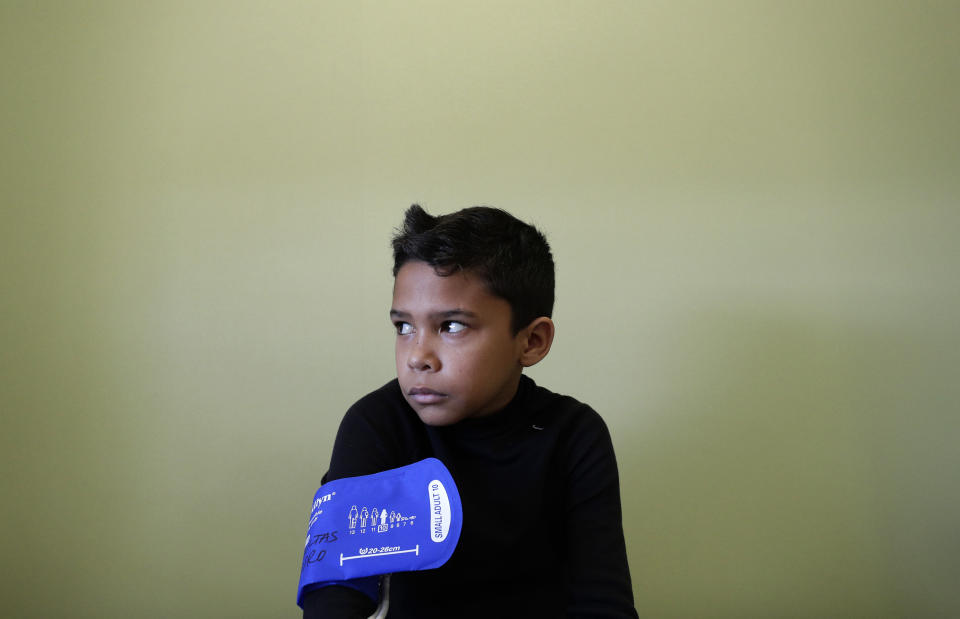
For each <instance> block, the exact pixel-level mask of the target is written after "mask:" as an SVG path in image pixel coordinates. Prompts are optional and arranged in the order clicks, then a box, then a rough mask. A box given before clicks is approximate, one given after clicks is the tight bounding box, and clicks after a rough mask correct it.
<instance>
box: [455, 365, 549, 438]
mask: <svg viewBox="0 0 960 619" xmlns="http://www.w3.org/2000/svg"><path fill="white" fill-rule="evenodd" d="M535 387H536V383H534V382H533V379H532V378H530V377H528V376H527V375H525V374H521V375H520V383H519V385H518V386H517V392H516V393H515V394H514V395H513V398H512V399H511V400H510V402H509V403H508V404H507V405H506V406H504V407H503V408H502V409H500V410H499V411H497V412H495V413H491V414H490V415H484V416H483V417H472V418H470V419H464V420H463V421H459V422H457V423H455V424H453V425H449V426H443V427H439V428H436V429H437V430H439V431H440V432H441V433H442V434H445V435H448V436H451V437H456V438H471V439H479V438H487V437H494V436H498V435H501V434H505V433H507V432H510V431H511V430H512V429H514V428H516V427H518V426H523V425H525V422H526V421H527V417H529V416H530V415H531V414H532V412H533V411H530V410H529V409H528V407H527V406H524V403H525V402H526V400H527V397H528V396H529V395H530V393H531V392H532V391H533V389H534V388H535Z"/></svg>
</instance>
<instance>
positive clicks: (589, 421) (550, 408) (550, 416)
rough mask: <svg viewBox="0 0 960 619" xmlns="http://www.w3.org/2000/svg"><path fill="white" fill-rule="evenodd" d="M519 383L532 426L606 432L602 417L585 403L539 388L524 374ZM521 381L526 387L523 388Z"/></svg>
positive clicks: (573, 430)
mask: <svg viewBox="0 0 960 619" xmlns="http://www.w3.org/2000/svg"><path fill="white" fill-rule="evenodd" d="M521 380H522V382H521V389H526V390H527V392H528V394H529V395H528V396H527V398H526V400H527V402H528V404H527V406H529V407H530V409H531V410H532V414H533V420H534V423H536V424H538V426H539V427H544V428H545V427H547V426H546V424H550V425H554V426H560V428H562V429H564V430H566V431H568V432H582V431H589V432H591V433H593V432H602V433H606V432H607V426H606V423H605V422H604V421H603V417H601V416H600V414H599V413H598V412H597V411H596V410H594V408H593V407H592V406H590V405H589V404H587V403H585V402H582V401H581V400H579V399H577V398H575V397H573V396H570V395H564V394H562V393H557V392H555V391H551V390H550V389H547V388H546V387H542V386H540V385H538V384H537V383H536V382H534V380H533V379H532V378H529V377H527V376H526V375H524V376H523V377H522V379H521ZM524 382H526V383H527V386H524V385H523V383H524Z"/></svg>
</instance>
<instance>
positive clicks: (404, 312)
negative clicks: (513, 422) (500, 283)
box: [390, 261, 523, 426]
mask: <svg viewBox="0 0 960 619" xmlns="http://www.w3.org/2000/svg"><path fill="white" fill-rule="evenodd" d="M390 319H391V320H392V321H393V323H394V325H395V326H396V328H397V347H396V353H397V378H398V379H399V381H400V388H401V389H402V390H403V397H404V398H406V400H407V402H409V403H410V406H411V407H413V410H415V411H416V412H417V415H419V416H420V419H421V420H422V421H423V422H424V423H425V424H427V425H431V426H445V425H449V424H453V423H456V422H458V421H460V420H462V419H467V418H470V417H482V416H484V415H489V414H490V413H494V412H496V411H498V410H500V409H502V408H503V407H504V406H506V405H507V404H508V403H509V402H510V400H511V399H512V398H513V396H514V394H515V393H516V391H517V385H518V384H519V381H520V374H521V370H522V366H521V364H520V355H521V351H522V346H523V345H522V336H521V334H522V333H523V331H521V332H520V334H517V335H516V336H514V335H513V333H512V330H511V311H510V304H509V303H508V302H507V301H505V300H504V299H501V298H500V297H496V296H494V295H492V294H490V292H489V291H488V290H487V287H486V285H485V284H484V283H483V282H482V281H480V280H479V279H477V278H476V277H474V276H473V275H472V274H470V273H469V272H462V271H461V272H455V273H453V274H452V275H450V276H448V277H441V276H439V275H437V274H436V273H435V272H434V270H433V267H431V266H430V265H428V264H426V263H424V262H420V261H410V262H407V263H406V264H404V265H403V266H402V267H401V268H400V270H399V271H398V272H397V278H396V281H395V282H394V285H393V307H392V308H391V310H390Z"/></svg>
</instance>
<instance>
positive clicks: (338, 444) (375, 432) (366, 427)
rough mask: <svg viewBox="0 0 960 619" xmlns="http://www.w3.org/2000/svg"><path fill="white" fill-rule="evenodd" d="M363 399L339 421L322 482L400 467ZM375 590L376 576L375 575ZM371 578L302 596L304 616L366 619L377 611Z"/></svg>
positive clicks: (328, 618)
mask: <svg viewBox="0 0 960 619" xmlns="http://www.w3.org/2000/svg"><path fill="white" fill-rule="evenodd" d="M363 404H364V401H363V400H361V401H360V402H358V403H357V404H355V405H353V406H352V407H351V408H350V409H349V410H348V411H347V414H346V415H345V416H344V418H343V421H341V422H340V427H339V429H338V430H337V437H336V439H335V440H334V444H333V453H332V455H331V457H330V468H329V469H328V470H327V473H326V474H325V475H324V476H323V479H322V483H327V482H328V481H333V480H335V479H341V478H344V477H356V476H359V475H369V474H372V473H379V472H380V471H384V470H387V469H390V468H395V467H396V466H399V465H398V464H395V463H394V461H393V459H392V458H391V457H390V456H389V453H388V452H389V451H391V447H390V445H389V443H388V442H387V441H388V438H389V432H388V431H386V430H385V429H384V428H377V427H376V426H375V424H374V423H373V421H372V419H371V417H370V416H369V415H367V413H368V412H369V410H368V409H369V407H367V406H364V405H363ZM372 581H373V587H372V588H373V590H375V589H376V577H372ZM370 585H371V578H359V579H356V581H348V582H345V583H344V584H343V585H328V586H324V587H321V588H319V589H315V590H313V591H309V592H307V593H305V594H304V596H303V617H304V619H366V618H367V617H369V616H370V615H372V614H373V612H374V611H375V610H376V607H377V599H376V598H375V597H371V595H370V591H371V586H370Z"/></svg>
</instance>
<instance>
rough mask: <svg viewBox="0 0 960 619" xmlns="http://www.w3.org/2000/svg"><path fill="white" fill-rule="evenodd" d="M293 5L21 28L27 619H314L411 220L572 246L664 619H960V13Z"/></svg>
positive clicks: (20, 429)
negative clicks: (306, 581) (327, 518)
mask: <svg viewBox="0 0 960 619" xmlns="http://www.w3.org/2000/svg"><path fill="white" fill-rule="evenodd" d="M276 4H277V3H270V2H227V1H224V2H153V3H147V2H142V3H139V2H137V3H135V2H97V1H92V2H13V1H10V0H6V1H4V2H2V4H0V7H2V8H0V67H2V69H0V70H2V75H0V77H2V82H0V83H2V98H0V106H2V107H0V109H2V116H0V123H2V124H0V129H2V149H0V155H2V161H0V192H2V194H0V198H2V215H0V237H2V238H0V277H2V280H0V284H2V295H0V297H2V298H0V318H2V322H0V337H2V342H0V346H2V348H0V381H2V383H0V398H2V399H0V406H2V415H3V417H2V424H3V427H2V433H0V454H2V456H0V457H2V462H3V469H2V470H3V473H2V484H3V486H2V504H3V508H2V514H3V525H2V533H0V536H2V537H0V540H2V548H0V556H2V566H3V574H2V578H0V591H2V604H0V606H2V607H3V609H4V611H3V614H4V615H5V616H10V617H51V616H72V617H97V618H102V617H128V616H138V617H254V616H256V617H295V616H297V612H298V611H297V609H296V607H295V605H294V597H295V589H296V581H297V575H298V569H299V560H300V552H301V549H302V539H303V532H304V527H305V524H306V523H305V520H306V515H307V508H308V505H309V502H310V499H311V497H312V493H313V491H314V490H315V489H316V487H317V485H318V484H319V479H320V476H321V474H322V473H323V472H324V470H325V465H326V462H327V458H328V457H329V450H330V446H331V441H332V439H333V435H334V432H335V430H336V427H337V424H338V421H339V419H340V417H341V415H342V414H343V412H344V410H345V409H346V407H347V406H348V405H349V404H350V403H351V402H352V401H353V400H354V399H356V398H357V397H358V396H359V395H361V394H363V393H365V392H366V391H368V390H370V389H372V388H374V387H377V386H379V385H380V384H382V383H383V382H385V381H387V380H388V379H390V378H391V377H392V372H393V360H392V332H391V327H390V325H389V322H388V320H387V316H386V310H387V306H388V303H389V295H390V285H391V278H390V273H389V267H390V256H389V251H388V240H389V236H390V233H391V230H392V228H393V227H394V226H395V225H397V224H398V223H399V221H400V216H401V213H402V210H403V209H404V208H405V207H406V206H407V205H409V204H410V203H411V202H414V201H419V202H421V203H422V204H424V205H425V206H426V207H427V208H428V209H429V210H431V211H433V212H438V213H439V212H447V211H450V210H454V209H457V208H460V207H464V206H469V205H472V204H493V205H496V206H500V207H503V208H506V209H508V210H510V211H512V212H514V213H515V214H517V215H518V216H520V217H522V218H525V219H529V220H532V221H534V222H536V223H537V224H538V225H540V226H541V227H542V228H543V229H544V230H545V231H546V232H547V234H548V235H549V238H550V239H551V241H552V243H553V247H554V250H555V254H556V256H557V264H558V290H557V297H558V301H557V303H558V304H557V312H556V316H555V318H556V322H557V325H558V339H557V342H556V345H555V347H554V350H553V352H552V353H551V355H550V357H549V358H548V359H547V360H546V361H544V362H543V363H542V364H541V365H540V366H538V367H536V368H534V369H533V371H532V372H531V375H532V376H533V377H534V378H535V379H537V380H538V381H539V382H541V383H542V384H544V385H546V386H549V387H551V388H553V389H554V390H557V391H562V392H567V393H571V394H574V395H576V396H578V397H580V398H581V399H583V400H585V401H587V402H589V403H591V404H592V405H593V406H594V407H595V408H597V409H598V410H599V411H600V412H601V413H602V414H603V415H604V416H605V418H606V419H607V421H608V423H609V426H610V428H611V431H612V432H613V436H614V441H615V444H616V448H617V450H618V457H619V461H620V467H621V476H622V479H621V483H622V490H623V505H624V526H625V532H626V536H627V543H628V547H629V554H630V561H631V567H632V571H633V578H634V589H635V595H636V599H637V608H638V609H639V610H640V612H641V615H643V616H651V617H683V618H685V617H691V618H701V617H718V618H728V617H729V618H743V617H764V618H766V617H818V618H819V617H911V618H915V617H948V616H958V615H960V594H958V590H960V589H958V587H957V582H960V568H958V562H957V557H958V553H960V534H958V530H960V529H958V527H957V523H958V522H960V491H958V485H957V480H956V471H957V469H958V466H960V456H958V449H957V443H958V439H960V418H958V405H957V402H958V401H960V387H958V383H960V380H958V368H960V353H958V351H960V323H958V319H957V316H958V315H960V286H958V267H960V250H958V242H957V237H958V232H960V216H958V202H960V200H958V199H960V173H958V172H960V170H958V161H960V114H958V110H960V79H958V66H960V65H958V61H957V59H958V57H960V37H958V36H957V24H958V23H960V5H958V4H957V3H956V2H953V3H950V2H937V3H933V2H919V3H906V2H903V3H886V2H884V3H881V2H844V1H840V2H815V3H787V2H773V1H771V2H722V1H721V2H712V1H699V2H657V3H645V2H622V3H621V2H592V3H588V2H579V3H574V2H559V1H558V2H482V3H472V4H466V3H445V2H430V3H422V2H416V3H411V2H404V3H401V2H328V3H322V2H306V1H304V2H280V3H279V6H276ZM557 543H558V544H563V543H564V541H563V540H557ZM505 616H509V612H506V614H505Z"/></svg>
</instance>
